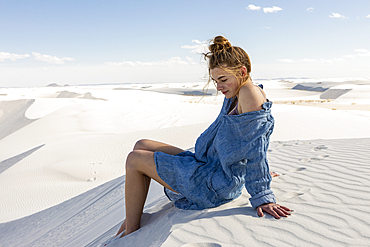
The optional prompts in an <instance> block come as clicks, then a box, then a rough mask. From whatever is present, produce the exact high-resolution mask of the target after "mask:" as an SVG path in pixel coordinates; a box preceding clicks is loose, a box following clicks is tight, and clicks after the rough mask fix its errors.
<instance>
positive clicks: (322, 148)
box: [312, 145, 328, 151]
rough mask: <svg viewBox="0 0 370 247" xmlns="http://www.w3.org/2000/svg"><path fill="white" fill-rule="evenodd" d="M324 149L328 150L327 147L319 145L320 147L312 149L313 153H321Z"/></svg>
mask: <svg viewBox="0 0 370 247" xmlns="http://www.w3.org/2000/svg"><path fill="white" fill-rule="evenodd" d="M325 149H328V147H326V146H325V145H320V146H317V147H314V148H312V150H313V151H321V150H325Z"/></svg>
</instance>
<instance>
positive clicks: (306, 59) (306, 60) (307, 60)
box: [299, 58, 319, 63]
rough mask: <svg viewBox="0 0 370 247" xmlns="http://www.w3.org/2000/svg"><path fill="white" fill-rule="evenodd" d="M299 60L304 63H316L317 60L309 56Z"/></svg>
mask: <svg viewBox="0 0 370 247" xmlns="http://www.w3.org/2000/svg"><path fill="white" fill-rule="evenodd" d="M299 61H301V62H304V63H318V62H319V61H318V60H317V59H309V58H304V59H300V60H299Z"/></svg>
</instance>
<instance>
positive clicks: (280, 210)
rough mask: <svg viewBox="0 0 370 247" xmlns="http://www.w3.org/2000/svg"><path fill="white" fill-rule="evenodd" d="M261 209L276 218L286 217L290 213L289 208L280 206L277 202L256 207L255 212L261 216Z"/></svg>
mask: <svg viewBox="0 0 370 247" xmlns="http://www.w3.org/2000/svg"><path fill="white" fill-rule="evenodd" d="M263 211H265V212H266V213H268V214H270V215H272V216H273V217H275V218H276V219H280V216H281V217H287V216H288V215H290V212H291V210H290V209H289V208H287V207H284V206H280V205H279V204H275V203H268V204H264V205H261V206H259V207H258V208H257V214H258V216H260V217H262V216H263Z"/></svg>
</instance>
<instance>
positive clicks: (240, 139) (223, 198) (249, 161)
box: [154, 98, 275, 209]
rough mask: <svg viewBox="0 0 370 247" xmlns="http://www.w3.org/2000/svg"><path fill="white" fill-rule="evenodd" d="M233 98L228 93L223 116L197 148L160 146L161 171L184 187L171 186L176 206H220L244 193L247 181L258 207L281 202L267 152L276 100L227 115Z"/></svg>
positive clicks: (157, 154)
mask: <svg viewBox="0 0 370 247" xmlns="http://www.w3.org/2000/svg"><path fill="white" fill-rule="evenodd" d="M231 103H232V99H226V98H225V100H224V103H223V106H222V109H221V112H220V114H219V115H218V117H217V119H216V120H215V121H214V122H213V123H212V124H211V125H210V126H209V127H208V129H206V130H205V131H204V132H203V133H202V134H201V135H200V137H199V138H198V139H197V141H196V144H195V153H193V152H190V151H185V152H182V153H180V154H178V155H169V154H165V153H162V152H155V154H154V160H155V163H156V167H157V172H158V175H159V176H160V177H161V178H162V179H163V181H165V182H166V183H167V184H168V185H169V186H170V187H171V188H172V189H174V190H175V191H177V192H178V193H174V192H172V191H170V190H167V189H165V192H166V195H167V196H168V197H169V199H170V200H174V201H175V206H176V207H178V208H181V209H204V208H211V207H217V206H219V205H221V204H224V203H227V202H230V201H232V200H234V199H235V198H237V197H239V196H240V195H241V193H242V189H243V187H244V186H245V188H246V189H247V191H248V193H249V194H250V195H251V198H250V199H249V200H250V202H251V204H252V207H254V208H256V207H258V206H259V205H261V204H264V203H269V202H275V196H274V194H273V192H272V190H271V189H270V182H271V176H270V172H269V167H268V162H267V158H266V152H267V149H268V145H269V139H270V135H271V133H272V131H273V128H274V118H273V117H272V115H271V106H272V102H265V103H264V104H263V105H262V108H263V109H262V110H260V111H254V112H246V113H243V114H239V115H227V113H228V110H229V109H230V105H231Z"/></svg>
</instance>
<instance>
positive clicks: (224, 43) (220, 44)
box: [208, 36, 232, 53]
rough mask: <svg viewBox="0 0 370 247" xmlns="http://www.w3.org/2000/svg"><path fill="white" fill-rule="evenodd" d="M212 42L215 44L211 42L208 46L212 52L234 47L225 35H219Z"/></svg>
mask: <svg viewBox="0 0 370 247" xmlns="http://www.w3.org/2000/svg"><path fill="white" fill-rule="evenodd" d="M211 42H213V44H210V45H209V47H208V48H209V50H210V52H212V53H216V52H218V51H222V50H224V49H227V48H230V47H232V46H231V44H230V42H229V41H228V40H227V39H226V38H225V37H223V36H217V37H215V38H214V39H213V40H212V41H211Z"/></svg>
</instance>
